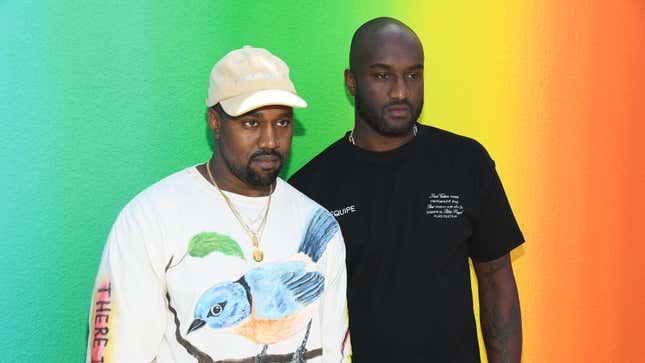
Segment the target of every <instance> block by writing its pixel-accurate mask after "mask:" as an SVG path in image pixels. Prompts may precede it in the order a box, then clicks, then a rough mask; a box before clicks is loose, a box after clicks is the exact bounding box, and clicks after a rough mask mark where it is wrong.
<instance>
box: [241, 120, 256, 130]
mask: <svg viewBox="0 0 645 363" xmlns="http://www.w3.org/2000/svg"><path fill="white" fill-rule="evenodd" d="M259 124H260V123H259V122H257V121H256V120H246V121H244V127H249V128H252V127H258V125H259Z"/></svg>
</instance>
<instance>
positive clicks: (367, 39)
mask: <svg viewBox="0 0 645 363" xmlns="http://www.w3.org/2000/svg"><path fill="white" fill-rule="evenodd" d="M397 40H402V41H407V42H412V43H416V44H417V45H418V46H419V48H420V49H421V52H423V47H422V45H421V41H420V40H419V37H417V35H416V33H415V32H414V31H412V29H410V27H408V26H407V25H405V24H404V23H402V22H401V21H399V20H397V19H394V18H388V17H382V18H375V19H372V20H369V21H368V22H366V23H364V24H363V25H361V26H360V27H359V28H358V29H356V32H354V36H353V37H352V44H351V46H350V48H349V69H351V70H352V71H354V70H356V69H357V67H361V66H364V65H365V64H366V59H368V58H369V57H370V55H371V54H372V50H374V49H375V48H378V47H379V45H380V44H382V43H383V42H387V41H397Z"/></svg>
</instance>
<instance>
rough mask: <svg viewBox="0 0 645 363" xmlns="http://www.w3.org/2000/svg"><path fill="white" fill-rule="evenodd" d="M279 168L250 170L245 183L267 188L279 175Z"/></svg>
mask: <svg viewBox="0 0 645 363" xmlns="http://www.w3.org/2000/svg"><path fill="white" fill-rule="evenodd" d="M280 170H281V168H277V169H272V170H259V171H256V170H252V171H251V172H250V173H248V174H247V178H246V182H247V183H248V184H249V185H251V186H254V187H268V186H269V185H271V184H273V183H275V181H276V179H277V178H278V175H280Z"/></svg>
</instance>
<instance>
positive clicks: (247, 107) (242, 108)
mask: <svg viewBox="0 0 645 363" xmlns="http://www.w3.org/2000/svg"><path fill="white" fill-rule="evenodd" d="M219 103H220V105H222V109H224V112H226V113H227V114H229V115H231V116H239V115H241V114H244V113H247V112H249V111H252V110H255V109H256V108H260V107H264V106H274V105H275V106H289V107H296V108H305V107H307V102H306V101H305V100H303V99H302V98H300V97H298V96H297V95H296V94H293V93H291V92H289V91H284V90H277V89H268V90H263V91H259V92H253V93H251V94H246V95H240V96H236V97H233V98H229V99H227V100H222V101H220V102H219Z"/></svg>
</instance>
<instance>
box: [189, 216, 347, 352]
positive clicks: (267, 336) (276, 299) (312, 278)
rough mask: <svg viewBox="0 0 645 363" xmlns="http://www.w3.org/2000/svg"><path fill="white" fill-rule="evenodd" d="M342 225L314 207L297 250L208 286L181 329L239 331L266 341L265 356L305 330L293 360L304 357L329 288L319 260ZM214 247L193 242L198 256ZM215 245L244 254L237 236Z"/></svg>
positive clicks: (253, 338) (246, 336) (228, 253)
mask: <svg viewBox="0 0 645 363" xmlns="http://www.w3.org/2000/svg"><path fill="white" fill-rule="evenodd" d="M338 229H339V227H338V224H337V222H336V220H335V219H334V218H333V216H332V215H331V214H330V213H329V212H327V211H326V210H324V209H322V208H317V209H314V211H313V212H312V213H311V215H310V216H309V218H308V222H307V227H306V228H305V231H304V233H303V235H302V238H301V241H300V244H299V248H298V251H297V253H295V254H294V255H293V256H290V257H289V258H287V259H285V260H283V261H279V262H271V263H264V264H260V265H257V266H256V267H254V268H252V269H250V270H248V271H247V272H246V273H245V274H243V275H242V276H240V277H239V278H238V279H237V280H235V281H225V282H219V283H217V284H214V285H213V286H211V287H210V288H208V289H206V291H204V292H203V293H202V294H201V296H199V298H198V299H197V301H196V302H195V307H194V319H193V321H192V323H191V324H190V326H189V327H187V328H186V329H185V330H184V331H183V332H182V333H183V334H185V335H186V336H189V335H190V334H194V333H195V332H196V331H199V330H202V329H212V330H222V331H224V330H225V331H227V332H231V333H233V334H237V335H240V336H242V337H244V338H246V339H249V340H251V341H253V342H255V343H257V344H260V345H262V346H263V348H262V350H261V351H259V352H258V355H257V359H258V361H261V359H262V357H263V356H264V355H265V353H266V351H267V349H268V347H269V346H270V345H271V344H275V343H277V342H281V341H283V340H286V339H287V338H290V337H292V336H294V335H295V334H297V333H298V332H302V331H303V330H306V333H305V336H304V338H303V341H302V342H301V344H300V346H298V347H294V351H295V353H294V356H293V360H292V361H293V362H304V361H305V359H304V354H305V352H306V349H305V345H306V343H307V337H308V335H309V334H308V333H309V329H310V326H311V319H312V316H313V314H314V313H315V312H316V308H317V306H318V304H317V302H318V299H319V298H320V297H321V295H322V294H323V292H324V287H325V277H324V276H323V275H322V274H321V273H320V272H319V271H318V266H317V262H318V260H319V259H320V257H321V256H322V254H323V253H324V252H325V249H326V247H327V243H328V242H329V241H330V240H331V239H332V237H333V236H334V235H335V234H336V232H338ZM214 248H215V247H213V245H212V244H211V245H210V246H209V243H208V242H207V243H200V246H197V244H196V245H194V246H193V250H194V251H197V252H195V253H196V254H198V255H206V254H208V253H211V252H212V251H211V250H212V249H214ZM199 249H201V251H199ZM216 249H217V252H220V253H224V254H227V255H230V256H237V257H242V258H243V256H242V252H241V249H240V248H239V245H237V243H236V242H234V241H232V240H230V241H227V243H219V245H218V247H217V248H216Z"/></svg>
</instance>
